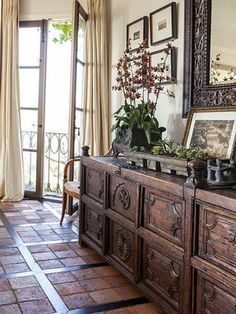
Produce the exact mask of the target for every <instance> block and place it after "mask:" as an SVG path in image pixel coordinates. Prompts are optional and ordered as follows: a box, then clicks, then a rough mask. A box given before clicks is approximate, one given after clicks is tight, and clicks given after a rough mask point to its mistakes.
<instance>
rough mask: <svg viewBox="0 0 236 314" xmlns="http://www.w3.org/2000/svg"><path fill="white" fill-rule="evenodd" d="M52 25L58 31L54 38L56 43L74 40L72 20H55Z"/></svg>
mask: <svg viewBox="0 0 236 314" xmlns="http://www.w3.org/2000/svg"><path fill="white" fill-rule="evenodd" d="M52 27H53V28H54V29H56V30H57V31H58V36H57V37H54V38H53V39H52V40H53V42H54V43H59V44H63V43H66V42H68V41H71V40H72V23H71V22H63V23H62V22H55V23H52Z"/></svg>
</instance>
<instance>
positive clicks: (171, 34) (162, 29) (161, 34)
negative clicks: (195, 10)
mask: <svg viewBox="0 0 236 314" xmlns="http://www.w3.org/2000/svg"><path fill="white" fill-rule="evenodd" d="M150 33H151V45H152V46H153V45H156V44H160V43H163V42H165V41H168V40H172V39H175V38H177V10H176V2H171V3H169V4H167V5H165V6H164V7H162V8H160V9H157V10H156V11H153V12H151V13H150Z"/></svg>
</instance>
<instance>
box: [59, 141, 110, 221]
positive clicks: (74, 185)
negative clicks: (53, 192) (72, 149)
mask: <svg viewBox="0 0 236 314" xmlns="http://www.w3.org/2000/svg"><path fill="white" fill-rule="evenodd" d="M88 150H89V147H88V146H83V147H82V156H86V157H89V153H88ZM111 155H112V148H110V149H109V151H108V152H107V154H106V155H105V156H111ZM79 161H80V156H78V157H75V158H73V159H70V160H68V161H67V162H66V164H65V167H64V175H63V195H62V212H61V220H60V225H62V223H63V220H64V217H65V213H66V205H67V197H68V196H70V197H74V198H76V199H77V200H79V199H80V182H79V181H69V180H68V173H70V169H71V166H72V165H74V163H75V162H79Z"/></svg>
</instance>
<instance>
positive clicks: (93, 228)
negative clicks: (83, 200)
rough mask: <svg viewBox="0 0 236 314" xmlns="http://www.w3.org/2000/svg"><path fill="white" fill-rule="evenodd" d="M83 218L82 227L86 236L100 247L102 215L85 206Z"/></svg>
mask: <svg viewBox="0 0 236 314" xmlns="http://www.w3.org/2000/svg"><path fill="white" fill-rule="evenodd" d="M84 220H85V224H84V229H85V234H86V236H88V237H89V238H90V239H92V240H93V241H94V242H96V243H97V244H98V245H99V246H100V247H102V240H103V216H102V215H101V214H100V213H99V212H97V211H94V210H92V209H90V208H88V207H87V206H86V207H85V215H84Z"/></svg>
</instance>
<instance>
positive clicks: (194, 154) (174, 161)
mask: <svg viewBox="0 0 236 314" xmlns="http://www.w3.org/2000/svg"><path fill="white" fill-rule="evenodd" d="M125 157H126V160H127V162H128V163H132V164H135V165H138V166H141V167H144V168H148V169H152V170H158V171H162V172H166V173H172V174H178V175H183V176H188V175H189V169H188V162H189V161H190V160H192V159H202V160H206V158H207V154H206V153H204V152H203V151H202V150H201V148H200V147H197V146H195V147H191V148H185V147H184V146H182V145H180V144H178V143H176V142H175V141H173V140H169V139H164V140H159V142H158V143H157V144H155V145H154V146H153V147H152V149H151V152H149V153H147V151H146V149H145V147H140V148H138V147H137V146H135V147H133V148H132V150H131V151H125Z"/></svg>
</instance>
